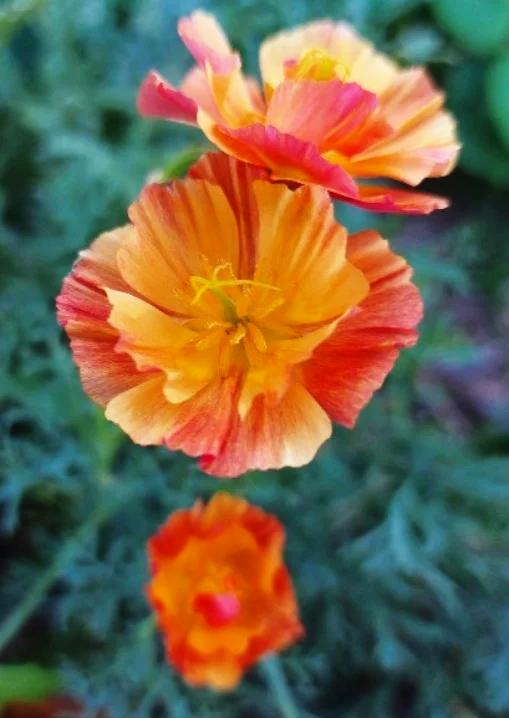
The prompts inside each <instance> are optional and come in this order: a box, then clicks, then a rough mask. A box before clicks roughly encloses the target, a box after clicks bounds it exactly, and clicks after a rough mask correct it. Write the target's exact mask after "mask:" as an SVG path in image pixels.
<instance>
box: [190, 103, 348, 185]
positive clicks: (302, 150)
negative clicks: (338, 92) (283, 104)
mask: <svg viewBox="0 0 509 718" xmlns="http://www.w3.org/2000/svg"><path fill="white" fill-rule="evenodd" d="M198 124H199V125H200V127H201V128H202V130H203V131H204V132H205V134H206V135H207V137H208V138H209V139H210V140H211V142H213V143H214V144H216V145H217V146H218V147H219V148H220V149H221V150H223V151H224V152H226V153H228V154H231V155H233V156H234V157H237V159H240V160H243V161H244V162H250V163H252V164H254V165H258V166H261V167H268V168H269V169H270V170H271V172H272V178H273V179H276V180H277V179H281V180H285V181H290V182H298V183H304V184H317V185H321V186H322V187H326V188H327V189H329V190H330V191H333V192H336V193H337V194H341V195H345V196H346V197H352V198H355V197H357V196H358V194H359V192H358V188H357V186H356V184H355V182H354V181H353V180H352V178H351V177H350V175H349V174H348V173H347V172H345V170H343V169H342V168H341V167H339V166H337V165H333V164H331V163H330V162H327V161H326V160H324V159H323V157H321V156H320V153H319V152H318V149H317V148H316V146H315V145H313V144H311V143H310V142H304V141H303V140H299V139H297V138H296V137H293V135H289V134H285V133H283V132H279V130H277V129H276V128H275V127H271V126H265V125H262V124H259V123H255V124H252V125H248V126H246V127H242V128H239V129H236V130H234V129H230V128H228V127H225V126H224V125H217V124H215V123H214V122H213V121H212V120H211V118H209V117H208V116H207V115H206V114H205V113H203V112H201V111H198Z"/></svg>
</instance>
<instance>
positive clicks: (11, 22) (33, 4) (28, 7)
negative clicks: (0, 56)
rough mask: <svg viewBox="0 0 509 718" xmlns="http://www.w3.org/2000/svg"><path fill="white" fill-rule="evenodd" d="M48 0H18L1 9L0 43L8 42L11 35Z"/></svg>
mask: <svg viewBox="0 0 509 718" xmlns="http://www.w3.org/2000/svg"><path fill="white" fill-rule="evenodd" d="M46 3H47V0H17V2H13V3H12V4H11V5H9V6H8V7H6V8H2V9H0V43H1V44H3V43H6V42H8V41H9V40H10V38H11V35H12V34H13V33H14V32H15V31H16V30H17V29H18V28H19V27H20V26H21V25H23V23H25V22H27V20H29V19H30V18H31V17H32V16H33V15H35V14H36V13H37V12H38V11H39V10H41V9H42V8H43V7H44V5H46Z"/></svg>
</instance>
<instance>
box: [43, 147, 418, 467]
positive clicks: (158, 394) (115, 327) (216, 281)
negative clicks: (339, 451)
mask: <svg viewBox="0 0 509 718" xmlns="http://www.w3.org/2000/svg"><path fill="white" fill-rule="evenodd" d="M266 174H267V173H266V172H265V171H264V170H262V169H259V168H256V167H254V166H252V165H246V164H244V163H242V162H238V161H237V160H234V159H233V158H229V157H227V156H226V155H224V154H212V155H206V156H204V157H203V158H202V159H201V160H200V161H199V162H198V163H197V165H195V167H194V168H192V169H191V171H190V177H189V178H188V179H185V180H181V181H180V180H179V181H175V182H173V183H172V184H170V185H159V184H153V185H150V186H148V187H146V188H145V189H144V190H143V192H142V194H141V197H140V199H139V200H138V201H137V202H135V203H134V204H133V205H132V206H131V208H130V210H129V216H130V218H131V220H132V222H133V224H131V225H128V226H126V227H122V228H119V229H116V230H113V231H112V232H108V233H106V234H103V235H101V236H100V237H99V238H98V239H97V240H96V241H95V242H94V243H93V244H92V246H91V247H90V249H88V250H87V251H85V252H82V253H81V255H80V259H79V261H78V262H77V263H76V264H75V266H74V267H73V270H72V272H71V274H70V275H69V276H68V277H67V278H66V280H65V281H64V285H63V288H62V292H61V294H60V296H59V297H58V300H57V306H58V317H59V321H60V322H61V324H62V325H63V326H64V327H65V329H66V331H67V333H68V335H69V337H70V339H71V346H72V350H73V353H74V358H75V360H76V362H77V364H78V366H79V368H80V371H81V378H82V381H83V384H84V387H85V390H86V391H87V392H88V394H89V395H90V396H91V397H92V398H93V399H95V400H96V401H97V402H99V403H100V404H102V405H103V406H105V407H106V416H107V417H108V418H109V419H111V420H112V421H114V422H116V423H117V424H119V425H120V426H121V427H122V428H123V429H124V431H126V432H127V433H128V434H129V435H130V436H131V438H132V439H133V440H134V441H136V442H137V443H139V444H161V443H165V444H166V445H167V446H168V447H169V448H170V449H181V450H182V451H184V452H186V453H187V454H190V455H191V456H200V457H201V459H200V466H201V467H202V469H204V471H206V472H208V473H211V474H216V475H221V476H236V475H238V474H241V473H243V472H245V471H247V470H248V469H256V468H257V469H269V468H277V467H281V466H301V465H302V464H305V463H307V462H308V461H310V460H311V459H312V458H313V456H314V455H315V453H316V451H317V449H318V447H319V446H320V444H321V443H322V442H323V441H325V439H327V438H328V437H329V435H330V433H331V419H333V420H334V421H338V422H340V423H341V424H344V425H345V426H348V427H351V426H353V425H354V423H355V420H356V418H357V415H358V413H359V411H360V410H361V408H362V407H363V406H364V405H365V404H366V403H367V402H368V401H369V399H370V397H371V395H372V393H373V392H374V391H375V390H376V389H378V388H379V387H380V385H381V384H382V382H383V380H384V378H385V376H386V374H387V373H388V372H389V371H390V369H391V368H392V365H393V364H394V362H395V360H396V358H397V356H398V353H399V350H400V349H401V348H402V347H406V346H411V345H413V344H414V343H415V341H416V338H417V334H416V332H415V330H414V327H415V325H416V324H417V322H418V321H419V319H420V317H421V312H422V307H421V300H420V296H419V293H418V291H417V289H416V288H415V287H414V286H413V284H411V282H410V274H411V270H410V268H409V267H408V265H407V264H406V262H405V261H404V260H403V259H402V258H401V257H398V256H396V255H394V254H393V253H392V252H391V251H390V250H389V247H388V245H387V242H385V241H384V240H383V239H382V238H381V237H380V236H379V235H378V234H377V233H376V232H361V233H360V234H357V235H354V236H352V237H350V238H347V235H346V231H345V230H344V228H343V227H341V226H340V225H338V224H337V223H336V222H335V220H334V216H333V207H332V203H331V200H330V198H329V195H328V194H327V192H326V191H325V190H323V189H321V188H319V187H309V186H305V187H301V188H299V189H298V190H296V191H292V190H290V189H289V188H288V187H286V186H285V185H284V184H273V183H271V182H269V181H268V180H267V178H266ZM329 417H330V418H329Z"/></svg>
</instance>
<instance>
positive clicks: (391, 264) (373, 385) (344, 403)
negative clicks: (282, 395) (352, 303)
mask: <svg viewBox="0 0 509 718" xmlns="http://www.w3.org/2000/svg"><path fill="white" fill-rule="evenodd" d="M347 256H348V258H349V259H350V261H351V262H352V263H353V264H354V265H355V266H357V267H358V268H359V269H360V270H362V271H365V272H366V275H367V277H368V279H369V280H370V293H369V295H368V296H367V297H366V299H365V300H364V301H363V302H362V303H361V304H360V305H359V307H358V309H357V310H356V311H354V312H352V313H351V314H350V315H348V316H347V317H346V318H345V319H344V320H342V321H341V322H340V323H339V324H338V326H337V329H336V331H335V332H334V334H332V335H331V336H330V338H329V339H327V340H326V341H325V342H324V343H323V344H321V345H320V346H319V347H318V348H317V349H316V350H315V352H314V354H313V357H312V358H311V359H310V360H309V361H308V362H307V363H306V365H305V367H304V383H305V386H306V387H307V389H308V391H309V392H310V393H311V394H312V395H313V396H314V398H315V399H316V400H317V401H318V402H319V403H320V405H321V406H322V407H323V408H324V409H325V410H326V411H327V413H328V414H329V416H330V417H331V418H332V419H333V420H334V421H337V422H339V423H340V424H343V425H344V426H346V427H348V428H352V427H353V426H354V425H355V422H356V420H357V417H358V415H359V412H360V411H361V409H362V408H363V407H364V406H365V405H366V404H367V403H368V401H369V400H370V398H371V396H372V395H373V392H375V391H376V390H377V389H379V388H380V386H381V385H382V383H383V381H384V379H385V377H386V376H387V374H388V373H389V372H390V370H391V369H392V367H393V365H394V362H395V361H396V359H397V357H398V355H399V351H400V350H401V349H402V348H404V347H410V346H413V345H414V344H415V342H416V341H417V333H416V331H415V326H416V325H417V324H418V322H419V321H420V319H421V317H422V311H423V308H422V300H421V297H420V295H419V292H418V290H417V288H416V287H415V286H414V285H413V284H412V283H411V282H410V279H409V277H410V273H411V272H410V269H409V267H408V265H407V264H406V262H405V261H404V260H403V259H402V258H399V257H397V256H396V255H394V254H393V253H392V252H391V251H390V249H389V246H388V244H387V242H385V240H383V239H382V238H381V237H380V235H378V233H376V232H372V231H371V232H361V233H359V234H357V235H353V236H352V237H350V239H349V244H348V253H347Z"/></svg>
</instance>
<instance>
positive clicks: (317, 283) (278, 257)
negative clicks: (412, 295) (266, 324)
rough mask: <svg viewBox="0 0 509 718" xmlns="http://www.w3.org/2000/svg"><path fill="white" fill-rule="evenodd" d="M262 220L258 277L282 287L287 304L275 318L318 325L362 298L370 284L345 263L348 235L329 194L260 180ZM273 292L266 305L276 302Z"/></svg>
mask: <svg viewBox="0 0 509 718" xmlns="http://www.w3.org/2000/svg"><path fill="white" fill-rule="evenodd" d="M254 191H255V194H256V199H257V204H258V211H259V217H260V233H259V236H258V243H257V270H256V273H255V279H256V280H257V281H259V282H262V283H266V284H268V285H276V286H277V287H279V288H280V290H281V293H282V295H283V296H284V297H285V299H286V302H285V303H284V304H283V305H281V307H279V308H277V309H276V310H275V311H274V312H273V313H272V314H271V315H270V316H271V321H277V322H280V323H281V324H282V325H285V326H287V327H288V326H295V327H296V326H299V325H309V327H310V328H311V327H313V326H316V325H321V324H324V323H326V322H331V321H334V320H336V319H338V318H339V317H340V316H341V315H342V314H343V313H344V312H345V311H347V310H348V309H349V308H350V307H352V306H354V305H355V304H357V303H358V302H359V301H361V300H362V299H363V297H364V296H365V295H366V293H367V290H368V285H367V282H366V280H365V279H364V277H363V275H362V273H361V272H359V271H358V270H357V269H356V268H355V267H354V266H353V265H352V264H351V263H349V262H348V261H345V258H344V251H345V246H346V232H345V230H344V229H343V228H342V227H341V226H340V225H338V224H337V223H336V222H335V220H334V215H333V210H332V204H331V202H330V200H329V197H328V194H327V192H326V191H325V190H323V189H321V188H319V187H301V188H299V189H297V190H295V191H293V192H292V191H291V190H289V189H288V188H287V187H286V186H285V185H276V184H270V183H268V182H256V183H255V186H254ZM273 298H274V297H273V293H272V295H271V290H270V289H268V290H266V292H265V293H264V294H262V295H261V296H260V304H261V305H262V307H264V306H265V305H266V304H269V303H270V301H271V300H273Z"/></svg>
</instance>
